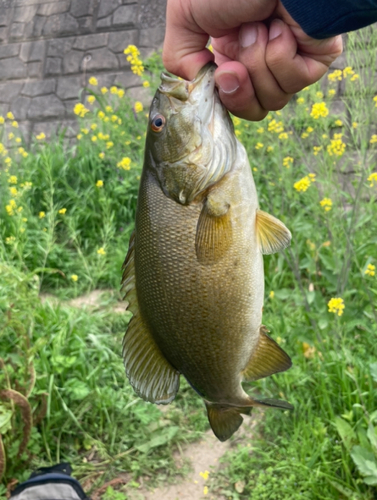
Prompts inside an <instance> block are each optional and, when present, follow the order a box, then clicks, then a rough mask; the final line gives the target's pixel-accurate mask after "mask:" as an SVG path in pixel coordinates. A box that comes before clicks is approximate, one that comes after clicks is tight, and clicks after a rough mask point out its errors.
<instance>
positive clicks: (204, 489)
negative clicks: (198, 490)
mask: <svg viewBox="0 0 377 500" xmlns="http://www.w3.org/2000/svg"><path fill="white" fill-rule="evenodd" d="M203 495H208V486H204V488H203Z"/></svg>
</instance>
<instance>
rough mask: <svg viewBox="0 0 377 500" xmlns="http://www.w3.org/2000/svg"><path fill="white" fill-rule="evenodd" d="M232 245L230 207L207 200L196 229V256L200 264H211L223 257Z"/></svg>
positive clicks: (223, 203)
mask: <svg viewBox="0 0 377 500" xmlns="http://www.w3.org/2000/svg"><path fill="white" fill-rule="evenodd" d="M231 243H232V221H231V218H230V206H229V204H227V203H225V202H216V200H214V199H213V198H212V199H207V200H206V201H205V203H204V205H203V208H202V211H201V213H200V216H199V220H198V225H197V229H196V240H195V248H196V255H197V257H198V260H199V262H200V263H201V264H213V263H215V262H217V261H218V260H219V259H221V257H223V256H224V255H225V253H226V251H227V250H228V248H229V247H230V245H231Z"/></svg>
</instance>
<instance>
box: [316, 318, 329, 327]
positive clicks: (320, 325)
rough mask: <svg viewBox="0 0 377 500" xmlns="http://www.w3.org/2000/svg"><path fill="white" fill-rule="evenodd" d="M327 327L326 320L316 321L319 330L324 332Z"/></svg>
mask: <svg viewBox="0 0 377 500" xmlns="http://www.w3.org/2000/svg"><path fill="white" fill-rule="evenodd" d="M328 325H329V322H328V321H327V319H325V318H321V319H320V320H319V321H318V326H319V328H320V329H321V330H324V329H325V328H327V327H328Z"/></svg>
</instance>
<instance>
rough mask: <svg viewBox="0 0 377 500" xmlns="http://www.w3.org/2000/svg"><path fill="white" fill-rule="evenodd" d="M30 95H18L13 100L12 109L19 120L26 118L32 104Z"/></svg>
mask: <svg viewBox="0 0 377 500" xmlns="http://www.w3.org/2000/svg"><path fill="white" fill-rule="evenodd" d="M30 102H31V99H30V97H24V96H18V97H17V98H16V99H15V100H14V101H12V104H11V109H12V112H13V114H14V116H16V117H17V120H26V118H27V112H28V109H29V106H30Z"/></svg>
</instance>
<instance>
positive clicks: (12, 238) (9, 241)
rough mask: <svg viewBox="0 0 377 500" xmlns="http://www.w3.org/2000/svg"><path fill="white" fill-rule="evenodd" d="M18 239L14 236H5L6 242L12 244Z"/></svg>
mask: <svg viewBox="0 0 377 500" xmlns="http://www.w3.org/2000/svg"><path fill="white" fill-rule="evenodd" d="M15 241H16V238H15V237H14V236H8V238H5V243H6V244H7V245H12V244H13V243H14V242H15Z"/></svg>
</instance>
